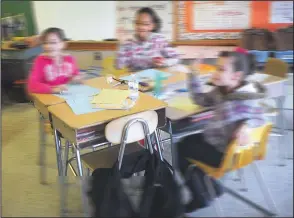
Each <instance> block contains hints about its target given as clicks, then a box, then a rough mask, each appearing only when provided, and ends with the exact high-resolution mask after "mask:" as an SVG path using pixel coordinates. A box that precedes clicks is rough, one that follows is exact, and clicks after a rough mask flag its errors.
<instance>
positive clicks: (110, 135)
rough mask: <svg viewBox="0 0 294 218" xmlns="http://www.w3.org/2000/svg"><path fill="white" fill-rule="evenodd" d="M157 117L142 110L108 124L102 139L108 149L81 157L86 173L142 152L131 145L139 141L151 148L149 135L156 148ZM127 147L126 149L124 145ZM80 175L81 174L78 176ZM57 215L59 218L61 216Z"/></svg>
mask: <svg viewBox="0 0 294 218" xmlns="http://www.w3.org/2000/svg"><path fill="white" fill-rule="evenodd" d="M157 124H158V115H157V113H156V112H155V111H145V112H141V113H137V114H133V115H129V116H125V117H121V118H119V119H116V120H114V121H111V122H110V123H109V124H107V125H106V128H105V137H106V139H107V140H108V141H109V142H110V143H111V144H113V146H111V147H109V148H104V149H101V150H98V151H94V152H91V153H87V154H84V155H82V156H81V160H82V162H83V163H84V164H85V166H86V168H87V169H88V173H89V172H90V171H93V170H95V169H97V168H104V167H111V166H112V165H113V164H114V163H115V161H116V160H117V159H118V161H120V164H121V160H122V157H123V154H124V153H126V154H127V153H131V152H135V151H138V150H140V149H142V148H143V147H142V146H140V145H139V144H138V143H135V142H137V141H139V140H142V139H147V144H146V145H147V147H148V148H150V147H151V148H152V143H151V139H150V135H151V134H155V138H156V141H157V145H159V139H158V135H157V131H156V128H157ZM127 144H128V146H126V145H127ZM157 150H158V151H159V155H160V157H161V159H163V157H162V154H161V150H160V149H159V147H157ZM80 175H81V174H80ZM64 177H66V176H62V179H61V180H60V184H61V192H60V193H61V198H60V199H61V202H60V203H61V213H62V214H64V210H65V201H66V200H65V195H66V192H65V188H66V186H65V178H64ZM84 184H85V179H84V178H81V189H82V200H83V203H84V211H85V215H86V216H88V215H89V211H90V209H89V208H88V203H87V199H86V196H85V193H86V190H85V185H84ZM62 214H61V215H62Z"/></svg>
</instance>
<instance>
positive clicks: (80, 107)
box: [66, 96, 104, 115]
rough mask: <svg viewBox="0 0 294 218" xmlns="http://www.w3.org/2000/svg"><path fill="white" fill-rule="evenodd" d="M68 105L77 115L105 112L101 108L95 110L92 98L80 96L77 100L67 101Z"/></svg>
mask: <svg viewBox="0 0 294 218" xmlns="http://www.w3.org/2000/svg"><path fill="white" fill-rule="evenodd" d="M66 103H67V104H68V106H70V108H71V109H72V111H73V112H74V113H75V114H76V115H81V114H88V113H93V112H97V111H102V110H104V109H101V108H93V104H91V98H90V97H85V96H80V97H78V98H75V99H74V98H71V99H67V100H66Z"/></svg>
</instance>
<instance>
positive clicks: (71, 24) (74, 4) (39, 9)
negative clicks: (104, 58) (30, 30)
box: [33, 1, 116, 40]
mask: <svg viewBox="0 0 294 218" xmlns="http://www.w3.org/2000/svg"><path fill="white" fill-rule="evenodd" d="M33 8H34V14H35V19H36V24H37V31H38V33H40V32H41V31H42V30H44V29H46V28H48V27H51V26H55V27H60V28H62V29H64V30H65V33H66V37H67V38H70V39H72V40H103V39H106V38H114V37H115V31H116V2H115V1H33Z"/></svg>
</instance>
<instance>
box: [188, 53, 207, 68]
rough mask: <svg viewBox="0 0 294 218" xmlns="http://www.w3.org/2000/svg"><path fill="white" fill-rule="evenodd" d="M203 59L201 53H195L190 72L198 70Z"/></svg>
mask: <svg viewBox="0 0 294 218" xmlns="http://www.w3.org/2000/svg"><path fill="white" fill-rule="evenodd" d="M203 61H204V57H203V55H201V54H200V55H197V56H196V57H195V59H194V61H193V62H192V65H191V68H192V72H198V71H199V70H200V67H201V64H202V63H203Z"/></svg>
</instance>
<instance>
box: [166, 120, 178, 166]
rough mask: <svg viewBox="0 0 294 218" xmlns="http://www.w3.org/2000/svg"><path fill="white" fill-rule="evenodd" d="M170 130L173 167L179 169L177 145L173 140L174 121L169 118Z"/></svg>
mask: <svg viewBox="0 0 294 218" xmlns="http://www.w3.org/2000/svg"><path fill="white" fill-rule="evenodd" d="M168 131H169V135H170V146H171V157H172V167H173V169H174V170H175V169H177V167H178V166H177V145H176V144H174V140H173V130H172V123H171V121H170V120H168Z"/></svg>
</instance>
